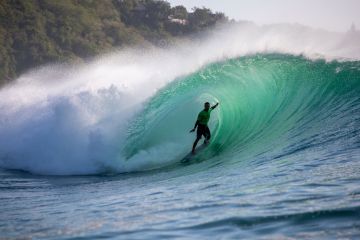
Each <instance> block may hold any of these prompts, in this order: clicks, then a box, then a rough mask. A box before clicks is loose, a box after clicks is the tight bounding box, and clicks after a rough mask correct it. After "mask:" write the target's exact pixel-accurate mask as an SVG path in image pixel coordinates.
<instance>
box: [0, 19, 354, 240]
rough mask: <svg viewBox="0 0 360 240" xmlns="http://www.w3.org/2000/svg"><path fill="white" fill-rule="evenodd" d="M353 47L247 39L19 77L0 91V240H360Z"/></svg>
mask: <svg viewBox="0 0 360 240" xmlns="http://www.w3.org/2000/svg"><path fill="white" fill-rule="evenodd" d="M358 40H359V33H356V32H355V33H354V32H348V33H333V32H327V31H323V30H319V29H311V28H308V27H304V26H300V25H296V24H295V25H287V24H280V25H269V26H257V25H254V24H251V23H243V24H234V25H227V26H225V27H221V28H219V29H217V30H216V31H213V32H210V33H207V34H204V35H203V36H199V37H198V38H197V39H194V40H193V41H184V42H180V43H178V44H176V45H171V46H164V47H163V48H161V49H159V48H153V49H147V50H144V49H122V50H119V51H117V52H113V53H109V54H107V55H104V56H99V57H98V58H96V59H93V60H90V61H88V62H86V63H83V64H75V65H67V64H52V65H48V66H42V67H39V68H38V69H33V70H31V71H29V72H27V73H25V74H23V75H22V76H20V77H19V78H18V79H17V80H16V81H15V82H14V83H13V84H11V85H8V86H5V87H4V88H3V89H1V90H0V179H1V182H0V193H1V197H0V205H1V207H0V210H1V212H2V214H1V216H0V232H1V233H2V235H1V236H2V237H6V238H14V239H15V238H16V239H17V238H25V237H30V238H64V239H72V238H79V237H81V238H100V237H101V238H124V239H143V238H156V239H158V238H165V239H168V238H221V237H225V238H235V239H239V238H259V239H262V238H264V239H265V238H266V239H269V238H270V239H271V238H273V239H279V238H286V237H289V238H301V239H314V238H319V239H328V238H349V239H352V238H356V237H358V236H359V235H360V219H359V216H360V195H359V194H360V187H359V180H360V171H359V170H360V162H359V160H360V138H359V131H360V61H359V59H360V45H359V44H358ZM206 101H209V102H211V103H216V102H220V106H219V107H218V108H217V109H216V110H214V111H213V113H212V117H211V122H210V124H209V126H210V129H211V131H212V140H211V143H210V145H209V147H208V148H206V150H205V151H203V152H201V153H200V154H198V155H197V156H196V157H195V158H194V159H193V160H192V161H191V162H190V163H187V164H182V163H180V160H181V159H182V157H183V156H185V155H186V154H187V153H188V152H189V151H190V149H191V145H192V142H193V140H194V137H195V136H194V135H192V134H190V133H189V130H190V129H191V128H192V127H193V124H194V122H195V120H196V115H197V113H198V112H199V111H200V110H201V108H202V106H203V103H204V102H206Z"/></svg>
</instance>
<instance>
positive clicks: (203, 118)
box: [197, 108, 212, 125]
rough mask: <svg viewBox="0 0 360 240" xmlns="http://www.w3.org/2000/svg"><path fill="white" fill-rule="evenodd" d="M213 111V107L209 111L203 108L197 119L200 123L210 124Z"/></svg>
mask: <svg viewBox="0 0 360 240" xmlns="http://www.w3.org/2000/svg"><path fill="white" fill-rule="evenodd" d="M211 111H212V109H211V108H210V109H209V111H205V110H202V111H201V112H200V113H199V115H198V118H197V120H198V121H199V123H200V124H203V125H207V124H208V122H209V119H210V113H211Z"/></svg>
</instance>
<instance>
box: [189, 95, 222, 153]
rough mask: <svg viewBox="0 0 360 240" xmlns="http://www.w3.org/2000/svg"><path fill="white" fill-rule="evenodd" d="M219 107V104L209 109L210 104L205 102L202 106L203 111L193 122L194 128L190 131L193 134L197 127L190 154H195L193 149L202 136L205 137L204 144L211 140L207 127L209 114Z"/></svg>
mask: <svg viewBox="0 0 360 240" xmlns="http://www.w3.org/2000/svg"><path fill="white" fill-rule="evenodd" d="M218 105H219V103H216V104H215V105H214V106H212V107H210V103H209V102H206V103H205V104H204V110H202V111H201V112H200V113H199V115H198V118H197V120H196V122H195V126H194V128H193V129H191V131H190V132H194V131H195V129H196V127H197V131H196V140H195V142H194V144H193V148H192V151H191V152H192V153H193V154H195V148H196V145H197V144H198V142H199V140H200V139H201V137H202V136H204V137H205V141H204V144H208V143H209V141H210V138H211V133H210V129H209V127H208V125H207V124H208V122H209V119H210V113H211V111H212V110H214V109H215V108H216V107H217V106H218Z"/></svg>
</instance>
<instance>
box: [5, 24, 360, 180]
mask: <svg viewBox="0 0 360 240" xmlns="http://www.w3.org/2000/svg"><path fill="white" fill-rule="evenodd" d="M355 38H357V36H355V37H354V39H355ZM201 39H202V40H196V41H194V42H192V43H183V44H179V46H176V47H171V48H169V49H152V50H147V51H143V50H139V49H138V50H136V49H129V50H123V51H119V52H116V53H114V54H110V55H107V56H102V57H99V58H97V59H96V60H93V61H92V62H90V63H87V64H82V65H77V66H66V65H51V66H46V67H43V68H39V69H35V70H33V71H31V72H29V73H27V74H24V75H23V76H21V77H20V78H19V79H17V81H16V82H15V83H14V84H12V85H9V86H7V87H5V88H3V89H1V90H0V99H1V100H0V113H1V114H0V133H1V134H0V166H1V167H3V168H7V169H21V170H26V171H30V172H33V173H39V174H59V175H68V174H94V173H102V172H107V171H116V172H129V171H142V170H146V169H152V168H158V167H161V166H164V165H168V164H171V163H173V162H176V161H178V158H179V157H180V156H181V155H182V154H185V153H186V152H187V151H188V149H189V146H190V145H191V141H192V136H191V135H188V134H187V131H185V129H187V130H188V128H191V127H192V125H193V121H194V118H195V115H194V114H196V111H198V110H199V108H201V104H202V102H203V100H205V99H210V101H213V102H215V101H218V100H219V101H220V102H221V107H220V110H219V112H218V113H216V114H215V115H214V119H213V120H214V121H213V123H212V124H213V125H212V126H213V128H214V129H215V130H214V133H215V134H214V139H215V140H218V141H215V143H216V142H217V143H218V146H219V147H220V148H221V147H222V144H223V141H226V139H233V140H235V139H234V136H233V135H232V134H231V132H234V131H237V130H238V128H234V129H232V131H230V130H229V129H222V131H218V130H219V129H221V127H222V124H224V122H226V123H227V125H229V124H230V125H231V124H233V125H234V122H233V123H230V122H227V121H229V119H234V118H235V119H237V120H238V121H245V122H246V119H248V121H249V119H250V118H251V117H253V118H257V119H261V117H262V118H263V119H262V120H263V121H260V120H259V121H258V122H251V123H252V124H253V125H250V128H248V129H247V130H245V129H240V130H242V131H243V133H244V131H251V132H248V133H247V134H246V133H244V135H242V137H244V138H243V140H242V145H241V146H244V145H246V144H250V143H253V144H256V141H254V140H258V139H260V138H259V137H264V136H268V135H266V134H265V133H268V134H270V133H272V132H274V131H275V132H277V133H278V135H277V136H280V135H281V134H284V133H285V132H286V131H287V130H290V129H291V126H292V125H288V128H285V129H283V130H281V131H278V129H279V128H278V127H277V126H273V125H271V124H270V125H268V123H273V122H271V121H272V120H271V119H266V118H267V117H266V116H262V115H261V116H259V115H257V116H255V115H254V116H251V114H253V113H258V112H257V111H255V110H256V109H254V111H253V113H252V112H251V111H250V108H249V109H247V108H246V106H244V105H241V106H240V107H234V106H232V104H233V103H238V102H241V103H242V104H244V103H248V104H250V103H254V102H255V103H259V104H258V105H256V107H258V109H257V110H259V111H260V110H262V109H264V107H265V108H267V109H268V111H269V112H268V114H271V113H272V112H273V113H274V111H275V113H278V112H276V110H277V109H276V108H273V107H271V108H270V107H269V106H266V105H262V104H261V103H264V102H266V101H272V100H273V101H275V102H277V103H278V104H279V105H280V106H282V105H281V104H282V101H283V99H281V98H278V97H275V99H274V97H273V95H272V94H273V93H274V91H272V90H274V88H275V87H279V85H281V86H282V88H278V89H276V91H275V92H277V93H281V92H279V91H280V90H281V91H284V92H290V93H291V92H294V94H295V93H296V89H297V88H298V87H299V86H298V85H296V84H295V83H296V82H294V80H291V79H295V80H299V76H301V74H302V73H303V72H302V71H307V70H309V69H313V68H314V75H313V77H314V78H313V79H311V80H309V81H308V82H307V84H308V85H301V88H300V90H301V91H302V94H303V95H301V96H300V95H299V96H298V98H296V100H298V101H299V104H298V105H296V104H294V102H292V104H289V103H287V104H288V105H287V104H285V103H283V104H285V105H286V106H285V108H287V109H286V110H287V111H290V110H291V109H292V108H293V109H292V111H293V112H294V114H295V113H296V112H297V111H300V110H301V109H303V108H306V107H307V106H308V105H302V103H300V100H301V99H303V98H304V97H305V96H308V97H311V99H312V100H314V101H315V100H316V99H315V98H316V96H318V97H323V99H326V100H327V101H330V102H331V101H332V99H334V100H333V101H334V102H336V103H337V104H335V105H329V106H328V108H326V109H327V110H329V111H331V109H333V108H340V109H342V108H341V106H344V105H342V104H340V102H341V101H340V100H341V97H343V96H344V95H349V98H348V99H347V100H348V101H347V102H348V103H349V104H350V105H349V106H348V107H347V108H345V109H342V110H344V112H347V111H349V112H351V111H357V110H358V98H356V95H355V94H354V91H356V90H358V85H359V84H358V75H359V69H358V64H357V59H359V58H360V49H359V46H358V44H356V41H355V40H356V39H355V40H354V39H353V38H352V36H349V35H348V34H339V33H329V32H325V31H321V30H314V29H310V28H306V27H303V26H297V25H277V26H267V27H258V26H256V25H252V24H243V25H239V26H232V27H229V26H228V27H224V28H223V29H219V30H218V31H216V32H214V33H211V34H209V36H207V37H203V38H201ZM268 53H281V54H291V55H304V56H306V57H307V58H310V59H312V60H314V59H326V60H334V59H337V60H341V61H342V63H341V62H335V63H326V62H321V64H320V65H319V64H318V63H316V62H313V61H311V60H306V59H304V58H298V57H296V58H295V59H294V58H293V57H289V59H288V58H285V59H284V58H282V57H276V58H269V57H266V56H265V57H262V56H257V54H268ZM248 55H250V56H252V57H246V58H245V59H241V57H243V56H248ZM239 57H240V59H238V58H239ZM259 58H260V59H259ZM232 59H237V60H232ZM269 61H270V62H269ZM272 61H275V63H271V62H272ZM215 62H221V63H219V64H220V65H215V66H208V64H211V63H215ZM351 62H353V63H351ZM312 63H313V65H312ZM205 66H208V67H205ZM227 66H228V68H227ZM262 66H265V68H262ZM304 66H306V67H304ZM204 69H205V70H204ZM279 69H280V70H282V71H279ZM317 69H320V70H317ZM344 71H346V73H345V76H347V77H348V76H350V78H351V77H354V76H355V78H354V79H355V80H352V81H353V82H350V83H349V85H348V86H347V87H346V88H344V89H341V91H340V90H339V91H335V92H333V91H329V92H327V93H325V90H326V89H328V88H327V87H328V86H329V85H331V86H332V85H334V84H335V82H337V81H339V78H338V76H339V75H337V74H339V73H340V75H341V73H344ZM354 71H355V73H354ZM324 73H325V74H326V76H328V78H326V79H321V80H319V82H320V83H319V82H316V80H317V78H321V76H322V74H324ZM281 74H283V77H281V76H280V75H281ZM308 77H310V76H309V75H308ZM356 77H357V78H356ZM174 80H176V81H175V82H174ZM220 80H222V81H223V82H221V81H220ZM286 81H289V84H287V83H286ZM327 81H328V82H327ZM172 84H180V85H172ZM182 84H183V85H184V86H183V85H182ZM338 84H339V85H336V84H335V85H336V86H337V87H339V86H341V83H338ZM232 86H235V87H234V88H233V89H232V90H231V88H232ZM349 86H350V87H349ZM314 87H315V88H316V87H319V88H320V89H316V90H317V91H313V89H312V88H314ZM307 88H309V89H307ZM322 88H323V89H322ZM351 88H352V91H350V90H351ZM271 89H272V90H271ZM305 89H307V90H305ZM235 90H236V91H235ZM250 93H251V94H250ZM321 93H322V94H324V95H321ZM311 94H313V95H311ZM295 95H296V94H295ZM291 96H292V95H288V96H286V97H287V98H288V100H289V101H291V99H290V98H291ZM337 100H338V101H339V102H337ZM315 102H317V101H315ZM320 103H322V101H320V100H319V104H320ZM344 104H345V103H344ZM351 104H353V105H351ZM222 105H225V107H224V109H222ZM250 105H251V104H250ZM320 105H321V104H320ZM354 106H355V107H354ZM280 109H281V108H280ZM279 111H280V110H279ZM287 113H288V112H287ZM344 114H345V113H344ZM288 117H290V116H288ZM300 117H302V115H299V118H300ZM339 118H343V119H345V118H346V119H347V120H349V119H348V118H350V117H348V116H347V115H346V116H342V115H341V114H340V115H339ZM278 120H279V121H280V120H283V121H284V124H289V122H288V121H287V118H285V117H284V116H283V115H280V117H279V119H278ZM355 120H356V121H357V119H355ZM355 120H354V118H352V121H353V122H351V121H350V122H348V121H345V122H346V124H350V125H351V124H352V125H351V126H352V127H351V129H352V131H353V132H352V134H353V133H354V131H355V132H356V131H357V130H356V129H357V127H356V126H355V127H354V124H356V122H355V123H354V121H355ZM269 121H270V122H269ZM296 121H297V119H296ZM296 121H295V120H294V121H293V122H296ZM345 122H344V124H345ZM246 123H250V122H246ZM267 126H272V127H273V128H271V129H268V131H267V132H266V131H259V129H260V130H264V129H266V127H267ZM172 131H173V132H172ZM184 131H185V132H184ZM255 133H258V135H256V134H255ZM217 134H222V136H221V138H219V137H218V135H217ZM254 134H255V135H254ZM271 136H275V135H271ZM219 139H222V140H221V141H222V142H219ZM274 139H275V137H274V138H273V139H269V141H270V140H274ZM352 141H354V140H352V139H351V142H352ZM264 144H265V143H264ZM241 146H240V145H237V146H233V151H231V154H235V153H236V152H239V151H240V150H241ZM249 146H250V145H249ZM258 150H259V149H255V150H253V152H251V153H250V152H247V154H248V155H249V156H255V155H257V154H259V152H257V151H258ZM260 150H264V149H260ZM231 154H230V152H228V155H231Z"/></svg>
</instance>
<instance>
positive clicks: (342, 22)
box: [168, 0, 360, 32]
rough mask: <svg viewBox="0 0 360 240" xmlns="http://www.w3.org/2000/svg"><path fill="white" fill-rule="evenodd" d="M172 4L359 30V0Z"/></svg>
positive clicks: (258, 19) (262, 20)
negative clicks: (351, 27) (353, 24)
mask: <svg viewBox="0 0 360 240" xmlns="http://www.w3.org/2000/svg"><path fill="white" fill-rule="evenodd" d="M168 2H170V3H171V5H172V6H174V5H183V6H185V7H187V8H188V10H190V9H191V8H192V7H194V6H197V7H202V6H205V7H208V8H210V9H212V10H213V11H221V12H224V13H225V14H226V15H227V16H229V17H230V18H233V19H236V20H250V21H253V22H255V23H258V24H269V23H280V22H287V23H300V24H304V25H308V26H312V27H315V28H324V29H327V30H331V31H342V32H343V31H347V30H348V29H349V28H350V25H351V23H352V22H354V23H355V24H356V26H357V29H360V0H168Z"/></svg>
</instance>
